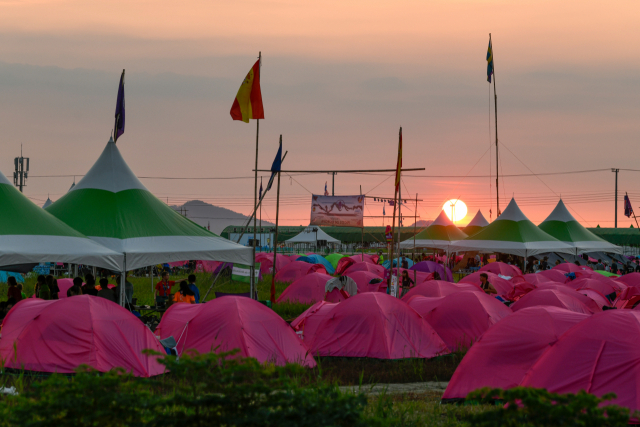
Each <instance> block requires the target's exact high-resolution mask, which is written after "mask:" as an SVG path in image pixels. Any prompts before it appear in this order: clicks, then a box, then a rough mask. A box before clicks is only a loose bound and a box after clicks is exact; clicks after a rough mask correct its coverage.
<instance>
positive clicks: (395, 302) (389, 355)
mask: <svg viewBox="0 0 640 427" xmlns="http://www.w3.org/2000/svg"><path fill="white" fill-rule="evenodd" d="M305 342H306V343H308V345H309V348H310V349H311V353H312V354H314V355H316V354H318V355H320V356H339V357H371V358H374V359H404V358H412V357H418V358H429V357H434V356H438V355H440V354H446V353H449V350H447V347H446V345H445V343H444V342H443V341H442V339H441V338H440V337H439V336H438V334H437V333H436V332H435V331H434V330H433V328H432V327H431V326H430V325H429V324H428V323H427V322H426V321H425V320H424V319H423V318H422V317H420V315H419V314H418V313H416V312H415V311H414V310H413V309H412V308H411V307H409V306H408V305H407V304H406V303H404V302H402V301H400V300H399V299H397V298H394V297H392V296H389V295H387V294H383V293H381V292H367V293H363V294H358V295H355V296H353V297H351V298H349V299H348V300H346V301H344V302H341V303H340V304H338V305H336V306H335V307H334V308H333V309H332V310H331V312H330V313H329V315H328V316H326V318H325V319H324V320H323V321H322V322H321V323H320V324H319V325H318V328H317V330H316V332H315V334H314V335H313V336H311V337H305Z"/></svg>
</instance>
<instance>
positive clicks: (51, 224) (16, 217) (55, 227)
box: [0, 172, 123, 270]
mask: <svg viewBox="0 0 640 427" xmlns="http://www.w3.org/2000/svg"><path fill="white" fill-rule="evenodd" d="M0 204H1V205H2V210H0V265H2V266H8V265H14V264H26V263H34V262H35V263H38V262H69V263H75V264H88V265H95V266H97V267H104V268H110V269H115V270H117V269H119V267H120V266H121V265H122V262H123V257H122V255H121V254H119V253H116V252H114V251H112V250H109V249H108V248H105V247H104V246H101V245H99V244H97V243H95V242H93V241H91V240H90V239H88V238H87V237H86V236H84V235H82V234H81V233H80V232H78V231H77V230H74V229H73V228H71V227H69V226H68V225H66V224H65V223H64V222H62V221H60V220H59V219H58V218H56V217H54V216H53V215H51V214H50V213H48V212H47V211H45V210H43V209H42V208H40V207H39V206H36V205H35V204H34V203H33V202H31V200H29V199H27V198H26V197H25V196H24V195H23V194H22V193H20V192H19V191H18V190H17V189H16V188H15V187H14V186H13V185H11V183H10V182H9V180H8V179H7V178H6V177H5V176H4V175H3V174H2V172H0Z"/></svg>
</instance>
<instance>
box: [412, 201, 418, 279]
mask: <svg viewBox="0 0 640 427" xmlns="http://www.w3.org/2000/svg"><path fill="white" fill-rule="evenodd" d="M417 224H418V193H416V210H415V211H414V212H413V262H414V264H415V262H416V227H417ZM417 275H418V273H417V270H413V284H414V285H415V284H416V281H417V280H416V276H417Z"/></svg>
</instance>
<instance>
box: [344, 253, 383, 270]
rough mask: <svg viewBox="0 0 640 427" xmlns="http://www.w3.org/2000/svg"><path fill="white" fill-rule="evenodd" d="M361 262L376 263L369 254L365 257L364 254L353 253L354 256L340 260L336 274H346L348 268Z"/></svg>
mask: <svg viewBox="0 0 640 427" xmlns="http://www.w3.org/2000/svg"><path fill="white" fill-rule="evenodd" d="M359 262H365V263H367V264H375V262H374V261H373V257H372V256H371V255H367V254H365V255H364V257H363V256H362V255H352V256H348V257H344V258H340V259H339V260H338V264H337V265H336V274H340V275H342V274H344V273H345V271H346V270H347V268H349V267H350V266H352V265H353V264H356V263H359Z"/></svg>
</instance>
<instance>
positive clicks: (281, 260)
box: [256, 254, 293, 274]
mask: <svg viewBox="0 0 640 427" xmlns="http://www.w3.org/2000/svg"><path fill="white" fill-rule="evenodd" d="M268 255H271V256H268ZM256 262H259V263H260V272H261V273H262V274H271V273H273V254H265V256H262V257H261V258H260V260H258V256H257V255H256ZM291 262H293V259H291V258H289V257H288V256H282V255H281V254H279V255H278V256H277V257H276V272H278V271H280V270H281V269H283V268H284V266H285V265H287V264H289V263H291Z"/></svg>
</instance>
